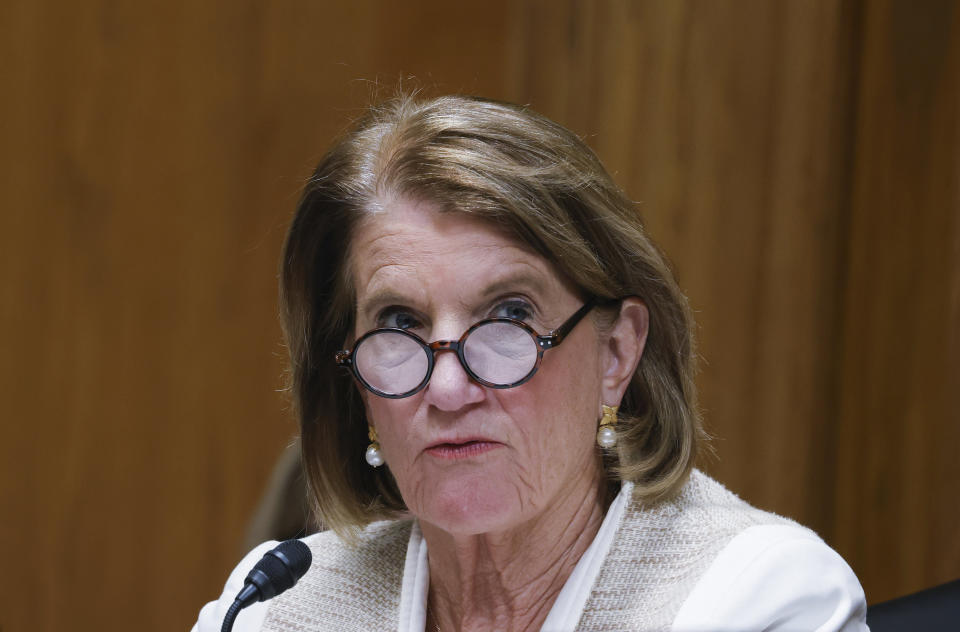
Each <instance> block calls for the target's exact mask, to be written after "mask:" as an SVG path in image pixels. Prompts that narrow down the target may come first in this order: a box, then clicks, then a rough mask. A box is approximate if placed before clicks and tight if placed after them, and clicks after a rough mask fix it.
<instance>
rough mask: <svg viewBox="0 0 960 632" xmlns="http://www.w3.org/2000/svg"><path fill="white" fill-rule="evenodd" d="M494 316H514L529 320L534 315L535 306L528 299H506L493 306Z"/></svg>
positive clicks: (513, 317) (492, 313)
mask: <svg viewBox="0 0 960 632" xmlns="http://www.w3.org/2000/svg"><path fill="white" fill-rule="evenodd" d="M490 316H491V317H492V318H512V319H513V320H522V321H527V320H530V319H531V318H532V317H533V308H532V307H530V305H529V304H528V303H527V302H526V301H521V300H511V301H504V302H503V303H500V304H499V305H497V306H496V307H494V308H493V311H492V312H491V314H490Z"/></svg>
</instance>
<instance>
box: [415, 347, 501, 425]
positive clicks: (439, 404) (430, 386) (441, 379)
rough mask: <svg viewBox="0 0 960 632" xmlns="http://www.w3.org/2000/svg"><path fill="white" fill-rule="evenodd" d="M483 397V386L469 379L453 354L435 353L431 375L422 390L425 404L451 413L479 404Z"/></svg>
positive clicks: (448, 352) (446, 352) (450, 352)
mask: <svg viewBox="0 0 960 632" xmlns="http://www.w3.org/2000/svg"><path fill="white" fill-rule="evenodd" d="M485 396H486V395H485V392H484V389H483V386H481V385H480V384H477V383H476V382H474V381H473V380H471V379H470V376H469V375H467V372H466V370H465V369H464V368H463V365H461V364H460V359H459V358H458V357H457V354H456V353H455V352H453V351H438V352H436V359H435V360H434V363H433V374H432V375H431V376H430V382H428V383H427V386H426V389H424V401H425V402H426V403H428V404H430V405H431V406H435V407H436V408H438V409H440V410H443V411H447V412H453V411H457V410H460V409H461V408H463V407H465V406H468V405H470V404H475V403H477V402H480V401H482V400H483V398H484V397H485Z"/></svg>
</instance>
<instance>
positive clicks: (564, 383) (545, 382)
mask: <svg viewBox="0 0 960 632" xmlns="http://www.w3.org/2000/svg"><path fill="white" fill-rule="evenodd" d="M571 351H574V349H571ZM574 357H575V354H574V353H571V354H569V356H568V357H557V356H555V357H554V358H551V359H550V360H552V362H551V363H550V364H548V359H547V358H544V363H543V365H542V366H541V370H540V372H538V374H537V375H536V376H535V377H534V379H532V380H531V381H530V382H528V383H527V384H525V385H524V386H523V387H520V388H518V389H515V392H511V391H504V395H503V397H502V398H501V401H502V402H503V406H504V409H505V410H506V411H507V413H508V414H509V416H510V417H511V418H512V419H514V421H515V423H516V429H517V431H518V433H520V438H521V441H522V443H523V445H524V452H526V454H525V455H524V457H525V459H526V460H527V463H528V464H529V465H530V466H532V467H533V466H537V465H539V468H538V469H542V470H544V472H545V475H550V473H553V475H556V476H562V475H564V474H569V472H568V468H567V467H566V466H567V465H569V466H571V467H576V468H579V467H583V466H584V463H585V462H588V461H590V460H592V459H593V458H594V456H595V450H594V446H593V439H594V436H595V435H596V428H595V425H596V419H597V418H598V412H597V411H598V410H599V408H600V378H599V373H598V371H597V364H596V362H591V361H590V360H587V361H584V358H593V357H594V356H591V355H581V356H580V358H581V359H580V360H574V359H573V358H574ZM541 373H542V374H541Z"/></svg>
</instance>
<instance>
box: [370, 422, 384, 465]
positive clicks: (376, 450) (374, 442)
mask: <svg viewBox="0 0 960 632" xmlns="http://www.w3.org/2000/svg"><path fill="white" fill-rule="evenodd" d="M368 428H369V429H370V430H369V432H367V436H368V437H370V445H368V446H367V454H366V458H367V463H368V464H369V465H370V467H380V466H381V465H383V454H381V453H380V441H379V440H378V439H377V430H376V428H374V427H373V426H368Z"/></svg>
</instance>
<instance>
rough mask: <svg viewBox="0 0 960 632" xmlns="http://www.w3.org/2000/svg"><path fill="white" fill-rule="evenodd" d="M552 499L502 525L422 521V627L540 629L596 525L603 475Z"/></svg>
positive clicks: (602, 507) (603, 499) (603, 488)
mask: <svg viewBox="0 0 960 632" xmlns="http://www.w3.org/2000/svg"><path fill="white" fill-rule="evenodd" d="M558 501H559V502H556V503H554V504H553V505H552V506H551V507H550V508H549V509H548V510H546V511H544V512H543V513H542V514H540V515H539V516H537V517H535V518H533V519H531V520H529V521H527V522H524V523H523V524H521V525H519V526H518V527H516V528H513V529H510V530H507V531H502V532H495V533H484V534H480V535H468V536H463V535H452V534H449V533H447V532H445V531H443V530H441V529H439V528H437V527H435V526H433V525H431V524H429V523H426V522H421V525H420V526H421V530H422V531H423V536H424V539H425V540H426V541H427V550H428V551H429V565H430V595H429V606H430V607H429V608H428V612H429V616H428V622H427V623H428V626H430V627H428V629H430V630H433V629H440V630H445V631H446V630H493V629H495V630H511V631H518V630H539V629H540V626H541V625H542V624H543V621H544V620H545V619H546V617H547V614H548V613H549V612H550V609H551V608H552V607H553V603H554V601H555V600H556V598H557V595H558V594H559V593H560V590H561V589H562V588H563V585H564V584H565V583H566V581H567V578H568V577H569V576H570V573H572V572H573V569H574V567H575V566H576V565H577V562H578V561H579V560H580V557H581V556H582V555H583V553H584V552H585V551H586V550H587V548H588V547H589V546H590V543H591V542H593V539H594V537H595V536H596V534H597V531H598V530H599V529H600V524H601V523H602V522H603V516H604V513H605V509H606V507H605V505H606V504H607V502H606V501H607V499H606V482H605V481H603V480H588V481H584V482H583V484H582V485H581V486H580V487H579V488H576V489H571V490H569V492H567V493H565V494H563V495H562V497H561V498H559V499H558ZM431 618H432V621H430V620H429V619H431Z"/></svg>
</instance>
